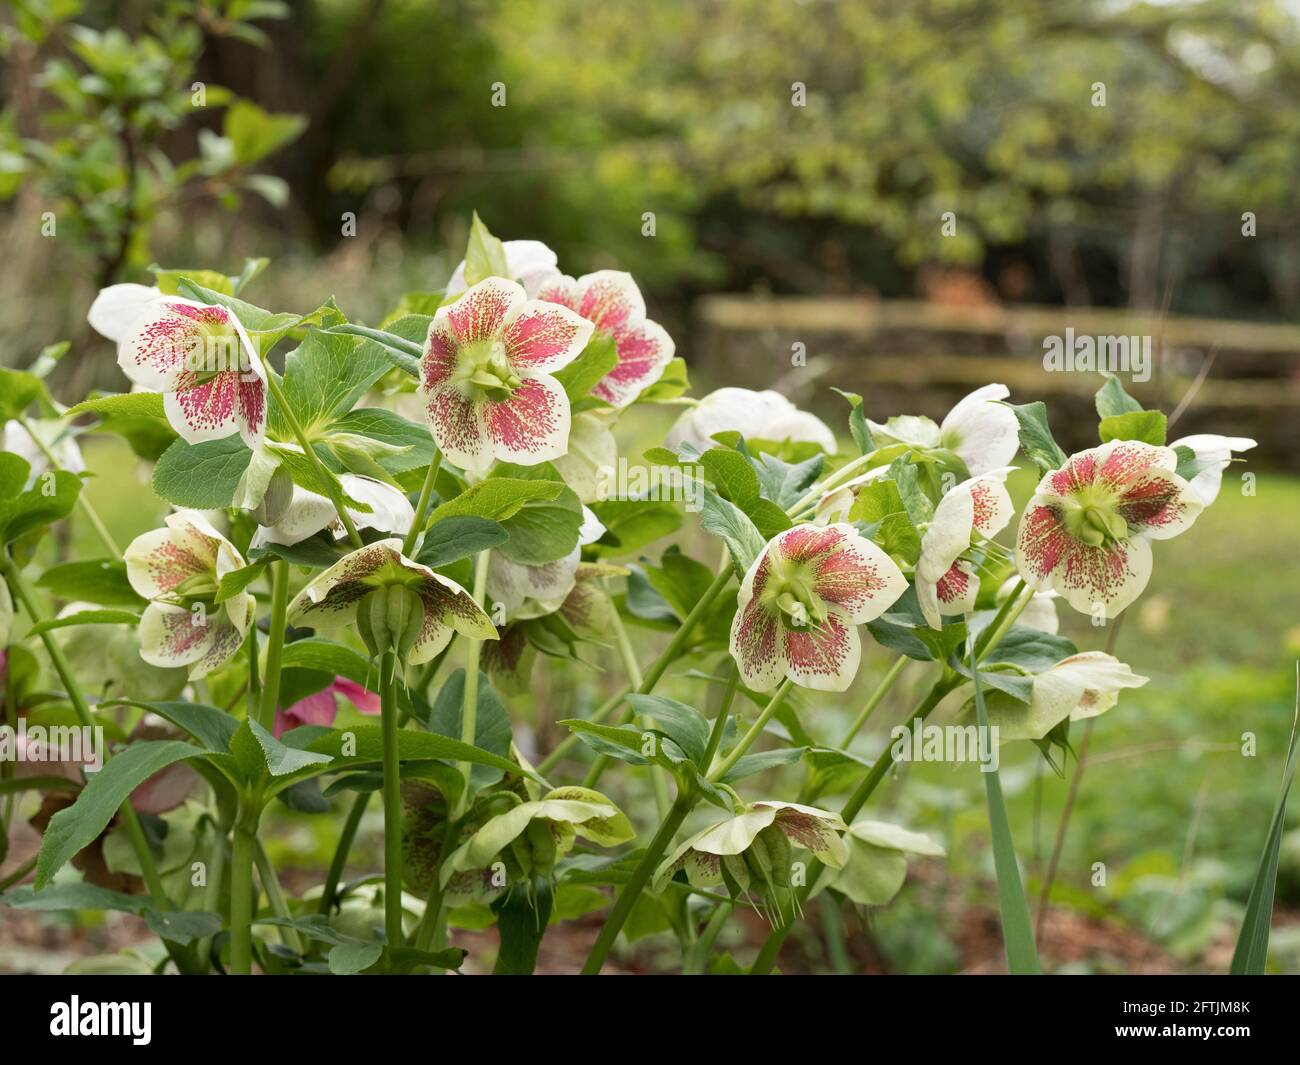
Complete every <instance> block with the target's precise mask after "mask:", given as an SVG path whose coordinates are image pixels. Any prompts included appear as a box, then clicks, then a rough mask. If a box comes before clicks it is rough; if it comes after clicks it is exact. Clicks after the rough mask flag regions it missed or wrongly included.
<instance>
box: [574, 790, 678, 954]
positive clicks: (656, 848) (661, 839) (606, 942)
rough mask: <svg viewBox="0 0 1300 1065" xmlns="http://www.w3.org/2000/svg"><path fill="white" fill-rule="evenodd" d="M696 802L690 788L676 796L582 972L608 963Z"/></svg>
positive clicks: (616, 901) (618, 900)
mask: <svg viewBox="0 0 1300 1065" xmlns="http://www.w3.org/2000/svg"><path fill="white" fill-rule="evenodd" d="M694 805H695V796H694V794H693V793H691V792H682V793H681V794H680V795H678V796H677V800H676V801H675V802H674V803H673V805H672V807H671V809H669V811H668V816H667V817H666V818H664V820H663V822H662V823H661V824H660V825H659V831H658V832H656V833H655V835H654V839H652V840H651V841H650V845H649V846H648V847H646V851H645V854H643V855H642V856H641V861H639V862H638V863H637V866H636V868H635V869H633V870H632V875H631V877H629V878H628V882H627V883H626V884H624V885H623V890H622V891H620V892H619V895H618V898H617V899H615V900H614V908H613V909H612V910H610V911H609V916H608V917H607V918H605V923H604V924H603V925H602V926H601V929H600V935H599V936H598V937H597V938H596V942H595V944H594V945H593V946H592V948H591V953H590V954H589V955H587V961H586V963H585V964H584V965H583V967H582V975H583V976H595V975H596V974H598V973H599V972H600V970H601V967H602V966H603V965H604V964H605V958H606V957H607V956H608V955H609V951H610V948H611V947H613V945H614V940H615V939H617V938H618V934H619V932H620V931H622V928H623V925H624V924H625V923H626V922H627V919H628V915H629V914H631V912H632V907H633V906H634V905H636V900H637V899H638V898H640V896H641V891H642V889H643V888H644V887H645V886H646V884H648V883H649V882H650V877H651V876H653V875H654V871H655V869H656V868H658V866H659V862H660V861H661V860H662V859H663V856H664V851H666V850H667V849H668V845H669V844H670V843H671V842H672V841H673V837H674V836H675V835H677V830H678V829H679V828H681V827H682V822H683V821H685V820H686V815H687V814H689V813H690V812H691V807H693V806H694Z"/></svg>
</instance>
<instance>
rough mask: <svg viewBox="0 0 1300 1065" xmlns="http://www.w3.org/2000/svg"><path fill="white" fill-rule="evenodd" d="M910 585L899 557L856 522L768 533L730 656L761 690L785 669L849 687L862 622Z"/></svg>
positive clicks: (744, 586)
mask: <svg viewBox="0 0 1300 1065" xmlns="http://www.w3.org/2000/svg"><path fill="white" fill-rule="evenodd" d="M906 590H907V580H906V578H905V577H904V576H903V574H902V571H901V570H899V568H898V566H897V565H896V564H895V562H894V560H893V559H891V558H890V557H889V556H888V555H887V554H886V553H885V552H884V551H883V550H882V549H881V548H880V547H878V546H877V545H876V544H874V543H872V542H871V541H870V540H867V539H866V538H864V537H863V536H861V535H860V534H859V533H858V532H857V531H856V530H855V529H854V528H853V527H852V526H851V525H846V524H843V523H839V524H835V525H827V526H825V527H819V526H816V525H796V526H795V527H794V528H793V529H787V530H786V531H785V532H783V533H779V534H778V535H777V536H775V537H774V538H773V539H772V540H771V541H769V543H768V545H767V547H766V548H765V549H764V550H763V552H762V554H760V555H759V556H758V558H756V559H755V560H754V563H753V565H751V566H750V567H749V572H747V573H746V574H745V578H744V580H743V581H742V582H741V585H740V593H739V595H738V596H737V610H736V617H735V620H734V621H733V622H732V625H731V656H732V657H733V658H734V659H735V660H736V664H737V666H738V667H739V669H740V675H741V678H742V679H743V680H744V682H745V684H746V685H748V686H749V687H750V688H753V689H754V690H755V691H767V690H768V689H770V688H772V687H775V685H776V684H777V682H778V681H780V680H781V678H782V677H789V678H790V679H791V680H792V681H794V682H795V683H796V684H800V685H803V686H804V687H807V688H815V689H818V690H821V691H844V690H845V689H846V688H847V687H848V686H849V685H850V684H851V683H852V682H853V677H854V674H855V673H857V669H858V661H859V659H860V658H861V655H862V648H861V645H860V643H859V637H858V630H857V627H856V626H858V625H861V624H863V623H864V622H868V621H872V620H874V619H875V618H877V617H879V616H880V615H881V614H883V613H884V612H885V611H886V610H888V609H889V607H890V606H892V605H893V604H894V602H895V601H896V600H897V599H898V597H899V596H901V595H902V594H903V592H904V591H906Z"/></svg>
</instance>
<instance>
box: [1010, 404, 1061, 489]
mask: <svg viewBox="0 0 1300 1065" xmlns="http://www.w3.org/2000/svg"><path fill="white" fill-rule="evenodd" d="M1007 406H1009V407H1010V408H1011V409H1012V410H1013V411H1014V412H1015V415H1016V421H1018V422H1019V423H1020V447H1021V448H1022V449H1023V450H1024V452H1025V454H1026V455H1028V456H1029V457H1030V459H1032V460H1033V462H1034V464H1035V465H1036V466H1037V467H1038V468H1039V470H1041V471H1042V472H1044V473H1046V472H1047V471H1048V470H1059V469H1060V468H1061V467H1062V466H1064V465H1065V462H1066V459H1067V458H1068V457H1069V456H1067V455H1066V453H1065V452H1064V451H1062V450H1061V448H1060V445H1058V444H1057V442H1056V440H1055V438H1054V437H1053V436H1052V430H1051V428H1050V427H1049V426H1048V424H1047V406H1046V404H1044V403H1043V402H1042V401H1041V400H1039V401H1037V402H1034V403H1022V404H1020V405H1019V406H1017V405H1016V404H1013V403H1008V404H1007Z"/></svg>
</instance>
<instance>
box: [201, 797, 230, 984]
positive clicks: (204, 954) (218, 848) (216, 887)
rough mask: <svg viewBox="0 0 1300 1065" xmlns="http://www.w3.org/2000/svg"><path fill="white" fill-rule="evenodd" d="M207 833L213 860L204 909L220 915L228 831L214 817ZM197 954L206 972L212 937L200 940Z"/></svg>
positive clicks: (209, 865)
mask: <svg viewBox="0 0 1300 1065" xmlns="http://www.w3.org/2000/svg"><path fill="white" fill-rule="evenodd" d="M207 832H208V833H209V834H210V835H211V844H210V846H211V847H212V859H211V860H210V861H209V862H208V869H207V877H208V882H207V885H206V887H205V888H204V891H203V908H204V909H205V910H206V911H207V912H208V913H218V912H220V909H221V881H222V878H223V877H224V876H225V869H226V830H225V828H224V827H223V826H222V825H221V823H220V822H219V821H218V820H217V819H216V818H215V817H214V818H212V819H211V820H210V821H209V822H208V825H207ZM195 953H196V954H197V956H198V959H199V964H200V965H201V966H203V969H204V971H205V972H206V971H207V968H208V965H209V961H210V959H211V957H212V937H211V936H204V937H203V938H202V939H200V940H199V944H198V947H197V949H196V950H195Z"/></svg>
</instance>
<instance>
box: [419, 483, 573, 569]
mask: <svg viewBox="0 0 1300 1065" xmlns="http://www.w3.org/2000/svg"><path fill="white" fill-rule="evenodd" d="M491 483H492V482H491V480H488V481H485V482H484V484H491ZM539 483H543V484H555V485H558V486H559V491H558V492H556V493H555V495H553V496H550V497H549V498H534V499H528V500H525V501H524V503H523V505H522V506H520V507H519V509H517V510H516V511H515V512H514V513H513V514H511V515H510V516H509V517H506V518H500V519H498V520H499V521H500V523H501V527H502V528H503V529H505V531H506V537H507V539H506V542H505V543H504V544H502V545H501V546H500V547H499V548H498V550H499V551H500V552H501V554H502V555H504V556H505V557H506V558H508V559H510V560H512V561H514V562H518V563H519V564H520V565H524V566H541V565H545V564H546V563H547V562H554V561H555V560H556V559H560V558H564V556H565V555H567V554H569V552H571V551H572V550H573V549H574V548H575V547H576V546H577V544H578V530H579V529H580V528H581V527H582V503H581V501H580V500H579V499H578V496H577V494H576V493H575V492H574V491H573V489H572V488H570V487H568V485H565V484H563V483H561V482H559V481H542V482H539ZM441 509H442V508H439V510H441Z"/></svg>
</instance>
